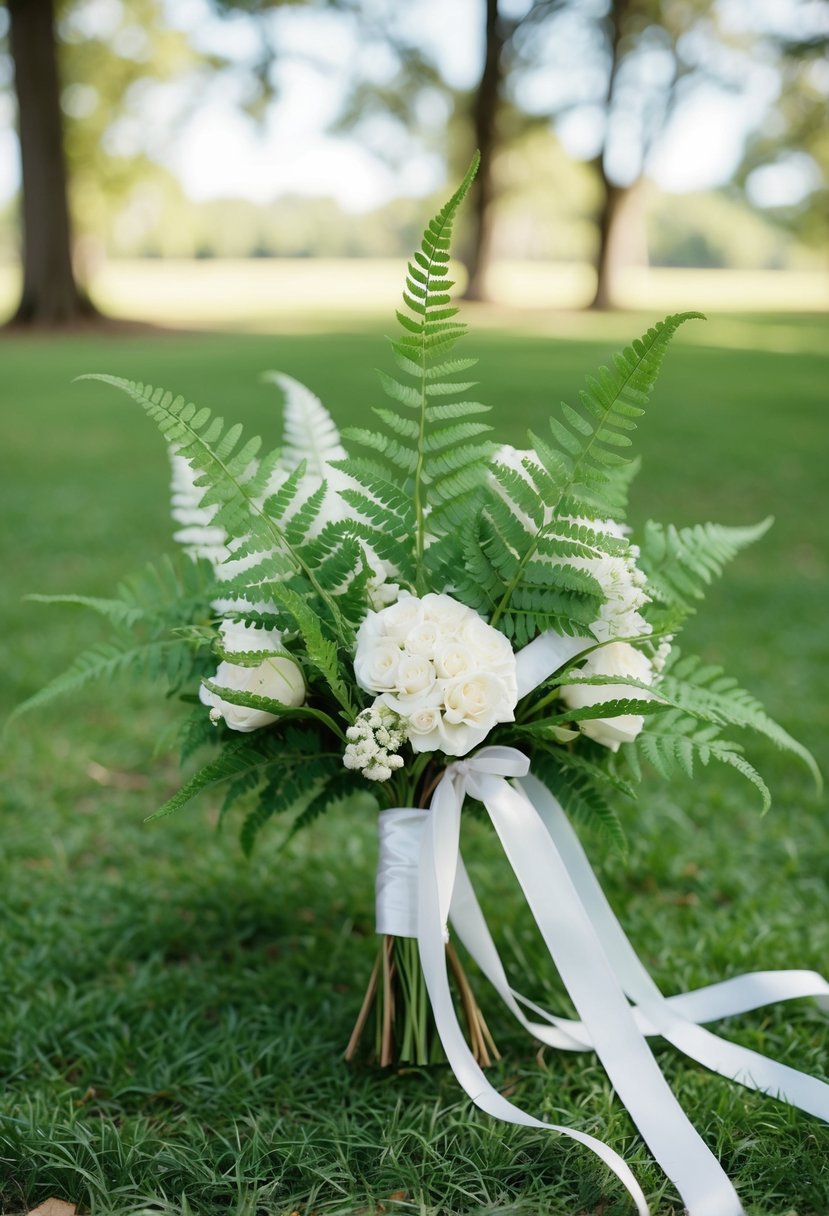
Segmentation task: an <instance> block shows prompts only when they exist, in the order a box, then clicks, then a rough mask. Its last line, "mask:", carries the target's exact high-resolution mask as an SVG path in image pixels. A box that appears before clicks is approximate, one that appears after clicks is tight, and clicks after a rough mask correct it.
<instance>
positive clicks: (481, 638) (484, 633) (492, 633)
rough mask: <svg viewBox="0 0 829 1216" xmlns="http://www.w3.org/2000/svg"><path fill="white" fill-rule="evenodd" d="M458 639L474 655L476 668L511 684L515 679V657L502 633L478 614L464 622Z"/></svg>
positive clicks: (471, 615) (473, 614)
mask: <svg viewBox="0 0 829 1216" xmlns="http://www.w3.org/2000/svg"><path fill="white" fill-rule="evenodd" d="M458 639H459V641H460V642H461V643H463V645H464V646H466V647H468V649H469V650H470V651H471V652H472V654H474V656H475V660H476V663H475V665H476V667H478V668H479V669H481V668H483V669H484V670H486V671H488V672H491V673H492V674H493V675H497V676H499V677H500V678H501V679H504V680H505V681H506V683H510V680H511V679H514V673H515V655H514V654H513V650H512V647H511V646H510V644H509V642H508V641H507V639H506V638H505V637H504V635H503V634H502V633H499V632H498V630H497V629H493V628H492V626H491V625H487V623H486V621H484V620H482V618H481V617H479V616H478V615H477V613H471V614H470V616H469V617H468V618H467V620H465V621H464V623H463V625H462V627H461V629H460V631H459V634H458Z"/></svg>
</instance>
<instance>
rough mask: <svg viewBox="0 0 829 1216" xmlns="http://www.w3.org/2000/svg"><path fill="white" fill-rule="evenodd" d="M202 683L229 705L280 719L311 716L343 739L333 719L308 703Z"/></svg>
mask: <svg viewBox="0 0 829 1216" xmlns="http://www.w3.org/2000/svg"><path fill="white" fill-rule="evenodd" d="M260 658H261V655H260ZM202 684H203V685H204V687H205V688H206V689H207V690H208V691H209V692H212V693H215V694H216V696H217V697H221V699H222V700H223V701H227V702H228V704H230V705H241V706H244V708H246V709H261V710H262V711H263V712H264V713H266V714H273V715H274V717H275V718H281V719H295V718H311V719H313V721H315V722H321V723H322V724H323V726H325V727H327V728H328V730H330V731H333V733H334V734H335V735H337V736H338V737H339V738H340V739H342V740H343V741H344V740H345V735H344V733H343V731H342V730H341V729H340V727H339V726H338V725H337V723H336V722H335V721H334V719H333V718H329V716H328V714H326V713H323V711H322V710H320V709H314V708H313V707H312V706H310V705H285V704H284V703H283V702H282V701H277V700H275V699H274V698H273V697H262V696H259V695H258V694H257V693H252V692H240V691H239V689H237V688H225V687H224V686H223V685H222V684H217V683H216V682H215V681H214V680H208V679H203V680H202Z"/></svg>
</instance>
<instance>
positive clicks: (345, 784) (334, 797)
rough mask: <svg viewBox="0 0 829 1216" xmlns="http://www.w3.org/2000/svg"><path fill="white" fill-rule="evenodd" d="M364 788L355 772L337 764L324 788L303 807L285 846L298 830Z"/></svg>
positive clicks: (292, 826)
mask: <svg viewBox="0 0 829 1216" xmlns="http://www.w3.org/2000/svg"><path fill="white" fill-rule="evenodd" d="M362 789H364V783H362V782H361V781H360V778H359V777H358V776H357V775H356V774H355V773H351V772H349V771H348V770H347V769H344V768H343V767H342V764H339V765H337V767H336V768H335V770H334V771H333V773H332V775H331V776H330V777H329V779H328V780H327V781H326V783H325V785H324V786H323V787H322V789H320V790H319V792H318V793H316V794H315V795H314V796H313V797H312V798H311V800H310V802H309V803H308V805H307V806H305V807H303V809H302V810H301V811H300V813H299V814H298V815H297V817H296V819H295V820H294V822H293V823H292V824H291V830H290V831H289V833H288V835H287V836H286V838H285V840H284V841H283V848H284V847H286V846H287V845H288V844H289V843H290V841H292V840H293V838H294V836H296V835H297V833H298V832H301V831H302V830H303V828H306V827H308V825H309V824H311V823H313V822H314V820H315V819H318V818H319V817H320V815H322V814H323V813H324V812H325V811H327V810H329V808H330V807H332V806H333V805H334V804H335V803H338V802H342V801H344V799H346V798H350V797H351V795H352V794H356V793H358V792H359V791H360V790H362Z"/></svg>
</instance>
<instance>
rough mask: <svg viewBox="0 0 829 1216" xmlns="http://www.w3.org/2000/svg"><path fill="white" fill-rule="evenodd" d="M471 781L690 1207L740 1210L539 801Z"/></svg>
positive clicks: (706, 1211) (631, 1105) (738, 1215)
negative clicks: (632, 1000)
mask: <svg viewBox="0 0 829 1216" xmlns="http://www.w3.org/2000/svg"><path fill="white" fill-rule="evenodd" d="M470 788H471V791H472V792H473V793H474V794H475V796H476V797H479V798H481V800H482V801H483V802H484V804H485V806H486V808H487V811H488V812H489V815H490V818H491V819H492V822H493V825H494V827H495V830H496V832H497V833H498V836H499V838H500V840H501V844H502V846H503V848H504V851H505V853H506V855H507V857H508V859H509V861H510V864H511V865H512V868H513V870H514V872H515V875H516V877H517V878H518V881H519V883H520V885H521V888H522V890H523V891H524V894H525V896H526V898H527V902H528V903H529V906H530V909H531V911H532V913H533V916H534V918H535V921H536V924H537V925H538V927H539V930H540V932H541V935H542V937H543V939H544V941H545V944H546V945H547V948H548V950H549V951H550V955H551V957H552V959H553V961H554V963H555V965H556V967H557V969H558V971H559V974H560V975H561V977H562V979H563V981H564V983H565V985H566V987H567V991H568V993H569V994H570V997H571V999H572V1000H573V1003H574V1004H575V1006H576V1009H577V1011H578V1013H579V1015H580V1017H581V1020H582V1022H583V1023H584V1025H585V1026H586V1028H587V1029H588V1031H589V1033H590V1038H591V1040H592V1042H593V1045H594V1047H595V1050H596V1053H597V1055H598V1056H599V1058H600V1059H601V1061H602V1064H603V1065H604V1068H605V1070H606V1072H607V1074H608V1076H609V1077H610V1080H611V1081H612V1083H613V1085H614V1087H615V1089H616V1091H617V1092H618V1094H619V1096H620V1098H621V1100H622V1102H623V1103H624V1105H625V1106H626V1107H627V1109H628V1111H629V1113H630V1115H631V1117H632V1118H633V1120H634V1122H635V1124H636V1126H637V1127H638V1129H639V1131H640V1133H641V1135H642V1137H643V1139H644V1140H645V1142H646V1143H647V1144H648V1146H649V1147H650V1149H651V1151H652V1153H653V1155H654V1157H655V1158H656V1160H657V1161H658V1162H659V1164H660V1165H661V1166H662V1168H663V1170H664V1171H665V1173H666V1174H667V1175H668V1177H669V1178H670V1179H671V1181H672V1182H673V1183H674V1185H675V1186H676V1188H677V1190H678V1191H679V1193H680V1195H681V1196H682V1198H683V1200H684V1202H685V1205H686V1207H687V1209H688V1213H689V1216H743V1208H742V1205H741V1204H740V1201H739V1198H738V1196H737V1193H736V1191H735V1190H734V1188H733V1186H732V1184H731V1182H730V1181H729V1179H728V1177H727V1176H726V1174H725V1173H724V1171H723V1170H722V1167H721V1166H720V1164H719V1162H718V1161H717V1160H716V1158H715V1157H714V1155H713V1154H712V1153H711V1152H710V1150H709V1149H708V1148H707V1146H706V1145H705V1143H704V1142H703V1140H702V1139H701V1137H700V1136H699V1134H698V1133H697V1131H696V1130H695V1128H694V1127H693V1125H692V1124H691V1123H690V1122H689V1120H688V1118H687V1117H686V1115H685V1113H684V1111H683V1110H682V1108H681V1107H680V1105H679V1103H678V1102H677V1100H676V1098H675V1096H674V1094H673V1093H672V1091H671V1089H670V1087H669V1086H668V1084H667V1082H666V1080H665V1078H664V1076H663V1075H662V1072H661V1071H660V1069H659V1066H658V1065H657V1063H656V1060H655V1059H654V1057H653V1055H652V1053H651V1051H650V1048H649V1047H648V1045H647V1041H646V1039H645V1038H644V1036H643V1035H642V1033H641V1031H640V1030H639V1028H638V1027H637V1025H636V1022H635V1019H634V1015H633V1011H632V1010H631V1008H630V1006H629V1004H628V1002H627V1000H626V999H625V996H624V993H623V991H622V988H621V987H620V985H619V981H618V979H617V976H616V973H615V971H614V969H613V967H612V966H611V964H610V962H609V961H608V958H607V956H606V954H605V951H604V948H603V946H602V943H601V941H600V940H599V938H598V936H597V934H596V931H595V929H594V926H593V923H592V921H591V919H590V916H589V915H588V913H587V911H586V910H585V908H584V906H583V904H582V901H581V898H580V896H579V893H578V891H577V890H576V888H575V886H574V885H573V882H572V880H571V877H570V874H569V872H568V868H567V866H566V864H565V861H564V859H563V857H562V856H561V854H560V852H559V850H558V848H557V846H556V843H555V842H554V840H553V838H552V837H551V836H550V834H549V832H548V831H547V829H546V827H545V825H544V823H543V822H542V820H541V818H540V816H539V814H538V812H537V810H536V809H535V807H534V806H533V804H532V803H531V802H530V801H529V799H528V798H527V796H526V795H525V794H524V793H521V792H519V791H518V790H516V789H514V788H513V787H512V786H510V785H508V784H507V782H506V781H504V780H503V779H500V778H492V777H490V778H487V777H481V778H476V779H475V780H474V782H471V783H470ZM647 1012H648V1014H649V1015H650V1010H649V1009H648V1010H647Z"/></svg>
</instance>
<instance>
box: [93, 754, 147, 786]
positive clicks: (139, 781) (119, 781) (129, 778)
mask: <svg viewBox="0 0 829 1216" xmlns="http://www.w3.org/2000/svg"><path fill="white" fill-rule="evenodd" d="M86 775H87V777H90V778H91V779H92V780H93V781H96V782H97V783H98V785H103V786H110V787H111V788H112V789H115V790H143V789H146V788H147V784H148V782H147V778H146V777H144V776H142V775H141V774H140V773H118V772H115V771H114V770H113V769H109V768H105V767H104V766H103V764H98V763H97V761H95V760H90V761H89V764H87V766H86Z"/></svg>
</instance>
